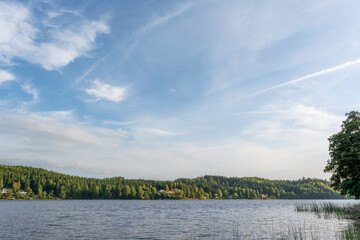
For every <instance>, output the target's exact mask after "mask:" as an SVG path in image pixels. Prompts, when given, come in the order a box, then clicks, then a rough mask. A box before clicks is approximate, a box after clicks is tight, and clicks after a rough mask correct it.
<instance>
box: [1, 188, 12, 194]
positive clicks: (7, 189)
mask: <svg viewBox="0 0 360 240" xmlns="http://www.w3.org/2000/svg"><path fill="white" fill-rule="evenodd" d="M9 190H10V188H3V189H1V193H2V194H4V193H8V192H9Z"/></svg>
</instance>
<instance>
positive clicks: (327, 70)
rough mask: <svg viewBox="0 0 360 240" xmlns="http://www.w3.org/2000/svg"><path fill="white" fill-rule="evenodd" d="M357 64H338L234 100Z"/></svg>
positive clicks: (351, 62) (359, 61)
mask: <svg viewBox="0 0 360 240" xmlns="http://www.w3.org/2000/svg"><path fill="white" fill-rule="evenodd" d="M357 64H360V58H358V59H356V60H354V61H348V62H345V63H342V64H339V65H336V66H334V67H330V68H326V69H323V70H321V71H318V72H315V73H309V74H306V75H305V76H302V77H299V78H296V79H294V80H290V81H287V82H284V83H281V84H277V85H274V86H272V87H268V88H264V89H261V90H259V91H256V92H254V93H251V94H249V95H246V96H243V97H240V98H237V99H235V100H241V99H244V98H248V97H253V96H256V95H259V94H262V93H265V92H269V91H272V90H275V89H278V88H282V87H285V86H289V85H292V84H295V83H299V82H302V81H305V80H308V79H311V78H314V77H318V76H321V75H324V74H328V73H332V72H336V71H340V70H343V69H346V68H348V67H351V66H354V65H357Z"/></svg>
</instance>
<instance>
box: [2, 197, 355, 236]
mask: <svg viewBox="0 0 360 240" xmlns="http://www.w3.org/2000/svg"><path fill="white" fill-rule="evenodd" d="M312 202H332V203H335V204H350V203H355V201H354V200H202V201H201V200H183V201H177V200H60V201H45V200H38V201H9V200H4V201H0V212H1V218H0V239H21V240H22V239H234V235H235V237H236V239H279V238H280V237H283V239H288V238H289V236H288V235H289V233H290V236H291V234H292V233H293V232H294V231H296V230H299V229H301V231H302V232H303V233H305V234H306V235H307V236H312V237H315V238H318V239H336V236H337V235H336V234H339V232H340V231H341V230H343V229H344V228H346V226H347V225H348V224H349V221H347V220H338V219H324V218H319V217H317V216H316V215H315V214H313V213H303V212H295V210H294V206H295V205H296V204H299V203H312ZM289 239H291V238H289Z"/></svg>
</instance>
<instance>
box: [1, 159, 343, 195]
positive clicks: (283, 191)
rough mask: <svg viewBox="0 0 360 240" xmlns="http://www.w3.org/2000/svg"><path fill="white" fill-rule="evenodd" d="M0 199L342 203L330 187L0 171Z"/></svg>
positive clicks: (316, 181) (304, 183) (252, 179)
mask: <svg viewBox="0 0 360 240" xmlns="http://www.w3.org/2000/svg"><path fill="white" fill-rule="evenodd" d="M0 189H2V191H1V192H2V193H0V199H9V198H10V199H29V198H32V199H57V198H58V199H165V198H169V199H268V198H271V199H344V198H346V197H344V196H342V195H340V194H339V193H338V192H335V191H334V190H333V189H332V188H331V187H330V185H329V182H327V181H324V180H320V179H312V178H307V179H305V178H303V179H299V180H267V179H263V178H257V177H241V178H238V177H231V178H228V177H222V176H204V177H197V178H192V179H189V178H180V179H177V180H174V181H156V180H143V179H138V180H134V179H125V178H123V177H113V178H104V179H98V178H85V177H77V176H71V175H66V174H61V173H56V172H53V171H48V170H46V169H42V168H33V167H25V166H7V165H0Z"/></svg>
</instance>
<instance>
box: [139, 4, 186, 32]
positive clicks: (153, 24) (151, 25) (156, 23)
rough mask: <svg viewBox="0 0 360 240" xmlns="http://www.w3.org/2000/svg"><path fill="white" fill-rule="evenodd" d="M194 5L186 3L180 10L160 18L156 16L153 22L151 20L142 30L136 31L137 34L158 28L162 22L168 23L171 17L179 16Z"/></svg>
mask: <svg viewBox="0 0 360 240" xmlns="http://www.w3.org/2000/svg"><path fill="white" fill-rule="evenodd" d="M191 7H192V5H190V4H186V5H183V6H181V7H180V8H179V9H178V10H176V11H175V12H172V13H170V14H167V15H165V16H162V17H159V18H156V19H155V20H153V21H152V22H150V23H149V24H147V25H145V26H143V27H142V28H141V29H140V30H138V31H137V32H136V35H140V34H143V33H145V32H147V31H149V30H151V29H154V28H156V27H157V26H159V25H161V24H164V23H166V22H167V21H169V20H170V19H172V18H174V17H176V16H178V15H181V14H182V13H183V12H185V11H186V10H188V9H189V8H191Z"/></svg>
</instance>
